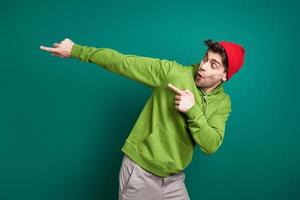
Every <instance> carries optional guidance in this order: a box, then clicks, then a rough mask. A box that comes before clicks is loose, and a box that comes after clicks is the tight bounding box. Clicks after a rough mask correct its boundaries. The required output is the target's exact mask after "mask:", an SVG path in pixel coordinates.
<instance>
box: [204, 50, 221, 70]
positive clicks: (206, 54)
mask: <svg viewBox="0 0 300 200" xmlns="http://www.w3.org/2000/svg"><path fill="white" fill-rule="evenodd" d="M206 56H207V57H208V53H207V52H205V55H204V57H206ZM211 60H212V61H214V62H216V63H218V64H219V67H221V66H222V64H221V63H220V62H219V61H217V60H216V59H214V58H213V59H211Z"/></svg>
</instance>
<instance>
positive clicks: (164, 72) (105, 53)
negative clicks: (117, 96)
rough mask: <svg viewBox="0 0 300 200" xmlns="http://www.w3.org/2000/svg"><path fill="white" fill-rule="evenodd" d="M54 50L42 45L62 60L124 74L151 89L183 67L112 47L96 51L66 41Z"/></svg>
mask: <svg viewBox="0 0 300 200" xmlns="http://www.w3.org/2000/svg"><path fill="white" fill-rule="evenodd" d="M53 46H54V47H55V48H52V47H44V46H41V49H42V50H45V51H48V52H52V55H55V56H59V57H61V58H68V57H72V58H77V59H79V60H81V61H84V62H89V63H95V64H97V65H99V66H101V67H103V68H105V69H107V70H108V71H111V72H113V73H117V74H120V75H122V76H125V77H127V78H129V79H132V80H135V81H138V82H140V83H143V84H145V85H148V86H150V87H157V86H159V85H161V83H162V81H164V80H165V79H166V77H167V76H168V74H169V73H170V71H171V70H174V69H176V68H178V67H180V65H179V64H178V63H176V62H175V61H169V60H163V59H158V58H149V57H142V56H137V55H125V54H122V53H120V52H118V51H116V50H113V49H109V48H96V47H88V46H81V45H79V44H75V43H74V42H72V41H71V40H70V39H68V38H66V39H65V40H63V41H62V42H61V43H60V44H59V43H54V45H53Z"/></svg>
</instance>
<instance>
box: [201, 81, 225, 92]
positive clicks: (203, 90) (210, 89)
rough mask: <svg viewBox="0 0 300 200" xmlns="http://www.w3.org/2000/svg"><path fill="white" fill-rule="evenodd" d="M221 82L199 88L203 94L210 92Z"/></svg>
mask: <svg viewBox="0 0 300 200" xmlns="http://www.w3.org/2000/svg"><path fill="white" fill-rule="evenodd" d="M222 83H223V82H221V83H218V84H216V85H214V86H212V87H209V88H200V89H201V90H202V92H203V93H204V94H209V93H210V92H212V91H213V90H214V89H215V88H217V87H218V86H219V85H221V84H222Z"/></svg>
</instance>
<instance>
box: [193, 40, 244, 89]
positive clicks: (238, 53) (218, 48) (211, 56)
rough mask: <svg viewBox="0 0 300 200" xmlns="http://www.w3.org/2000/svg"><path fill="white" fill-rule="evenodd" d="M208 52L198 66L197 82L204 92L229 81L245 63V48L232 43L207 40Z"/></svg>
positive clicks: (205, 42)
mask: <svg viewBox="0 0 300 200" xmlns="http://www.w3.org/2000/svg"><path fill="white" fill-rule="evenodd" d="M204 44H205V45H206V46H207V50H206V52H205V54H204V56H203V58H202V60H201V62H200V64H199V66H198V69H197V73H196V75H195V82H196V85H197V86H198V87H200V88H201V89H202V90H203V91H204V92H206V93H208V92H210V91H212V90H213V89H214V88H215V87H217V86H218V85H219V84H221V83H223V82H224V81H226V80H229V79H230V78H231V77H232V75H233V74H234V73H236V72H237V71H238V70H239V69H240V68H241V66H242V65H243V61H244V52H245V51H244V48H243V47H242V46H240V45H238V44H234V43H231V42H225V41H221V42H214V41H212V40H205V41H204Z"/></svg>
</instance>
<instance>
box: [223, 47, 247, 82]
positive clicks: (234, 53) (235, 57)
mask: <svg viewBox="0 0 300 200" xmlns="http://www.w3.org/2000/svg"><path fill="white" fill-rule="evenodd" d="M218 43H219V44H220V45H221V46H222V47H223V48H224V49H225V52H226V55H227V60H228V73H227V80H229V79H230V78H231V77H232V75H233V74H235V73H236V72H237V71H239V69H240V68H241V67H242V65H243V63H244V54H245V49H244V48H243V47H242V46H241V45H239V44H235V43H232V42H226V41H221V42H218Z"/></svg>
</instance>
